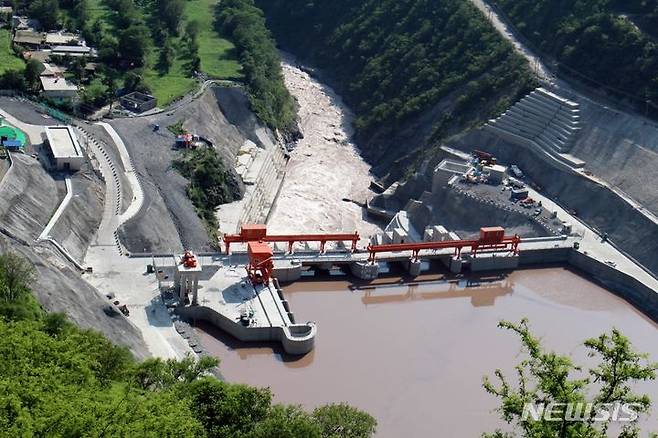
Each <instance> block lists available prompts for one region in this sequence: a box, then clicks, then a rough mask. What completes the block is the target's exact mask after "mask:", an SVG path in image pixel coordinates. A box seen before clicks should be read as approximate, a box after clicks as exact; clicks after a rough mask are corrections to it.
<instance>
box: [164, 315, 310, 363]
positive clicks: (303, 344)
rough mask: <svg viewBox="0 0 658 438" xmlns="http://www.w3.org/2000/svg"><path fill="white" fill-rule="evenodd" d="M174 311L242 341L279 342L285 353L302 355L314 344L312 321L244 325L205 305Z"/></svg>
mask: <svg viewBox="0 0 658 438" xmlns="http://www.w3.org/2000/svg"><path fill="white" fill-rule="evenodd" d="M176 313H177V314H178V315H180V316H182V317H184V318H188V319H191V320H202V321H207V322H209V323H211V324H213V325H214V326H215V327H218V328H220V329H222V330H224V331H225V332H227V333H229V334H230V335H232V336H233V337H235V338H237V339H239V340H240V341H244V342H281V345H282V346H283V349H284V351H285V352H286V353H288V354H292V355H303V354H306V353H308V352H309V351H311V350H312V349H313V347H314V345H315V335H316V333H317V327H316V325H315V324H314V323H312V322H309V323H306V324H294V325H291V326H288V327H245V326H243V325H241V324H239V323H236V322H234V321H232V320H230V319H228V318H227V317H225V316H224V315H222V314H220V313H217V312H216V311H214V310H213V309H211V308H209V307H205V306H187V307H179V308H177V309H176Z"/></svg>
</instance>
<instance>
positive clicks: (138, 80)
mask: <svg viewBox="0 0 658 438" xmlns="http://www.w3.org/2000/svg"><path fill="white" fill-rule="evenodd" d="M123 88H124V91H126V92H128V93H129V92H131V91H140V92H142V93H149V92H150V90H149V88H148V86H147V85H146V84H145V83H144V78H143V77H142V74H141V71H139V70H131V71H129V72H128V73H126V76H125V77H124V80H123Z"/></svg>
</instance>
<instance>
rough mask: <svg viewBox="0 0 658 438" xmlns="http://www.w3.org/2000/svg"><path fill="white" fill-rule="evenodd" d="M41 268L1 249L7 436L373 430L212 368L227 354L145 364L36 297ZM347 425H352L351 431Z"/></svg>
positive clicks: (354, 418)
mask: <svg viewBox="0 0 658 438" xmlns="http://www.w3.org/2000/svg"><path fill="white" fill-rule="evenodd" d="M33 278H34V273H33V271H32V268H31V266H30V265H29V264H28V263H27V262H26V261H25V260H24V259H22V258H21V257H19V256H16V255H15V254H10V253H5V254H3V255H0V357H2V367H0V435H2V436H11V437H34V436H65V437H74V436H79V437H81V436H91V437H100V436H107V437H119V436H122V437H208V438H213V437H217V438H220V437H246V438H270V437H281V438H324V437H338V436H345V437H347V436H349V437H353V438H367V437H370V436H372V434H373V433H374V430H375V421H374V420H373V419H372V417H370V416H369V415H367V414H365V413H363V412H360V411H358V410H356V409H354V408H351V407H349V406H347V405H328V406H323V407H321V408H318V409H316V410H315V411H314V412H313V413H307V412H305V411H303V410H302V409H301V408H299V407H295V406H283V405H275V404H272V394H271V393H270V391H269V389H257V388H252V387H249V386H246V385H238V384H231V383H226V382H221V381H219V380H217V379H215V378H214V377H211V376H209V375H208V371H209V370H211V369H212V368H213V367H215V366H216V365H217V363H218V362H217V360H216V359H214V358H210V357H204V358H201V359H200V360H198V361H197V360H195V359H193V358H191V357H188V358H186V359H183V360H181V361H175V360H167V361H163V360H161V359H148V360H146V361H144V362H137V361H136V360H135V359H134V358H133V357H132V355H131V354H130V352H129V351H128V350H127V349H125V348H123V347H118V346H116V345H114V344H112V343H111V342H110V341H108V340H107V339H106V338H104V337H103V336H102V335H101V334H99V333H96V332H93V331H90V330H81V329H79V328H77V327H76V326H74V325H73V324H71V323H70V322H68V321H67V320H66V316H64V315H63V314H57V313H55V314H46V313H45V312H43V310H41V308H40V307H39V305H38V304H37V302H36V301H35V299H34V298H33V297H32V295H31V292H30V289H29V284H31V283H32V281H33ZM337 431H347V432H348V433H342V432H337Z"/></svg>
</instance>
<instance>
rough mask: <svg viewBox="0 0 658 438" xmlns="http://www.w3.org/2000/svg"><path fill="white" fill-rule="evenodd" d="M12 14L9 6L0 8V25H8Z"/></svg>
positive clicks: (12, 10)
mask: <svg viewBox="0 0 658 438" xmlns="http://www.w3.org/2000/svg"><path fill="white" fill-rule="evenodd" d="M13 14H14V9H13V8H12V7H11V6H0V24H8V23H9V22H11V16H12V15H13Z"/></svg>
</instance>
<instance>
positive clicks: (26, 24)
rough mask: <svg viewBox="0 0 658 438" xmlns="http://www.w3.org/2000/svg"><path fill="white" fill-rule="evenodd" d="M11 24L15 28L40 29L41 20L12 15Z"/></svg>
mask: <svg viewBox="0 0 658 438" xmlns="http://www.w3.org/2000/svg"><path fill="white" fill-rule="evenodd" d="M11 26H12V28H13V29H14V30H39V29H41V23H40V22H39V20H36V19H34V18H28V17H18V16H16V15H14V16H13V17H11Z"/></svg>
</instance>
